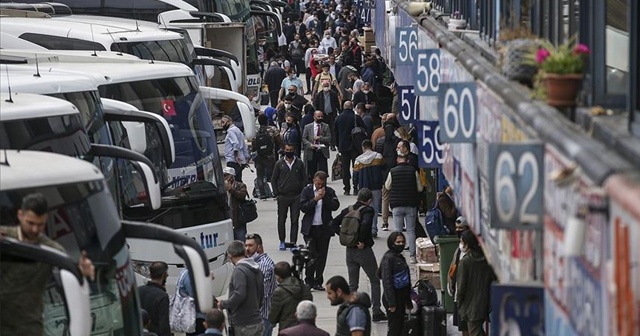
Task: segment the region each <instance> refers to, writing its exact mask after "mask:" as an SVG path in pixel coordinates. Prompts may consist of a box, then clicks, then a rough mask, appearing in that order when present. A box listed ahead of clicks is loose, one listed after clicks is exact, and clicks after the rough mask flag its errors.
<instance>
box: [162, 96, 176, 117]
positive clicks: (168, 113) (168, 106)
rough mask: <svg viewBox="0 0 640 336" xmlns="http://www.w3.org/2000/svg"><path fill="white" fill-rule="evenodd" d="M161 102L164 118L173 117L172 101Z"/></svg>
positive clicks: (173, 107) (174, 112)
mask: <svg viewBox="0 0 640 336" xmlns="http://www.w3.org/2000/svg"><path fill="white" fill-rule="evenodd" d="M161 102H162V114H163V115H164V116H165V117H173V116H175V115H176V107H175V105H174V104H173V99H163V100H162V101H161Z"/></svg>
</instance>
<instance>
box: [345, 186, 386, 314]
mask: <svg viewBox="0 0 640 336" xmlns="http://www.w3.org/2000/svg"><path fill="white" fill-rule="evenodd" d="M372 199H373V198H372V194H371V190H369V189H367V188H362V189H360V191H359V192H358V201H357V202H356V203H355V204H354V205H351V206H349V207H347V208H345V209H344V210H342V212H341V213H340V214H339V215H338V216H337V217H336V218H335V219H334V220H333V225H334V226H336V227H337V226H339V228H338V229H337V230H338V232H339V237H340V244H342V245H343V246H346V247H347V253H346V256H347V271H348V274H349V290H350V291H351V292H356V291H358V284H359V283H360V268H361V267H362V269H363V270H364V272H365V273H366V274H367V277H368V278H369V282H371V299H372V301H373V302H372V305H373V309H372V310H373V314H372V320H373V321H374V322H378V321H385V320H387V316H386V315H385V314H384V313H383V312H382V309H380V294H381V293H380V292H381V289H380V278H379V277H378V262H377V261H376V256H375V254H374V252H373V249H372V247H373V244H374V241H373V235H372V233H371V225H372V223H373V217H374V216H375V215H376V214H375V211H374V210H373V208H372V207H371V202H372Z"/></svg>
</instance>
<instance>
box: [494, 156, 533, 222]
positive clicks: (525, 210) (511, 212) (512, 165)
mask: <svg viewBox="0 0 640 336" xmlns="http://www.w3.org/2000/svg"><path fill="white" fill-rule="evenodd" d="M543 157H544V145H543V144H537V143H532V144H490V145H489V201H490V204H491V226H492V227H493V228H503V229H512V230H516V229H517V230H532V229H540V228H542V225H543V201H544V200H543V196H544V166H543Z"/></svg>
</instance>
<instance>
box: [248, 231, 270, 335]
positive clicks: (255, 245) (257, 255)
mask: <svg viewBox="0 0 640 336" xmlns="http://www.w3.org/2000/svg"><path fill="white" fill-rule="evenodd" d="M244 246H245V248H246V249H247V258H252V259H253V260H254V261H255V262H256V263H257V264H258V268H259V269H260V271H261V272H262V276H263V283H264V297H263V299H262V306H260V314H262V320H263V322H264V336H270V335H271V332H272V329H273V326H272V325H271V322H269V313H270V310H271V297H272V296H273V292H274V291H275V290H276V287H277V283H276V278H275V276H274V273H273V272H274V267H275V263H274V262H273V259H271V257H269V255H267V254H266V253H265V252H264V246H263V245H262V237H261V236H260V235H259V234H257V233H250V234H248V235H246V239H245V241H244Z"/></svg>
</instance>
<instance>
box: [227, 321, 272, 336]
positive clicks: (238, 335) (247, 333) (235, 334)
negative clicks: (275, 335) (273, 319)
mask: <svg viewBox="0 0 640 336" xmlns="http://www.w3.org/2000/svg"><path fill="white" fill-rule="evenodd" d="M231 328H232V330H233V331H232V332H231V333H229V334H230V335H232V336H263V335H264V324H263V323H262V322H260V323H256V324H251V325H237V326H232V327H231Z"/></svg>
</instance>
